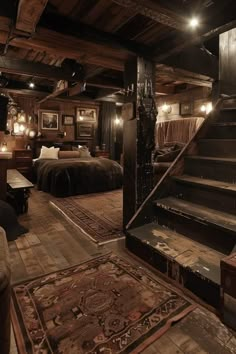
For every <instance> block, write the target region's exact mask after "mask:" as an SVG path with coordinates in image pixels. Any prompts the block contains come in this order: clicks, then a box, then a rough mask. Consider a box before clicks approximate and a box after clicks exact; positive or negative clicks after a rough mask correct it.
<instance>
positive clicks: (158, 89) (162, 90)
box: [155, 84, 175, 95]
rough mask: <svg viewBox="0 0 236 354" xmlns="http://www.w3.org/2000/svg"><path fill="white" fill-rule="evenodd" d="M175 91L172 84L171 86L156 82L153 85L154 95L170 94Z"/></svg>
mask: <svg viewBox="0 0 236 354" xmlns="http://www.w3.org/2000/svg"><path fill="white" fill-rule="evenodd" d="M174 92H175V87H174V85H172V86H165V85H160V84H157V85H156V86H155V93H156V95H171V94H173V93H174Z"/></svg>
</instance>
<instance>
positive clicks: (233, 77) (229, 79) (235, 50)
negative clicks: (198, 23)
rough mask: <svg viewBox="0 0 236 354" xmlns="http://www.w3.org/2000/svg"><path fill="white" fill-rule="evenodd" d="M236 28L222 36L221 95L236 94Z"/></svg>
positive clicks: (220, 41)
mask: <svg viewBox="0 0 236 354" xmlns="http://www.w3.org/2000/svg"><path fill="white" fill-rule="evenodd" d="M235 40H236V28H234V29H232V30H230V31H228V32H225V33H222V34H221V35H220V40H219V44H220V82H219V84H220V85H219V93H222V94H227V95H232V94H236V70H235V56H236V46H235Z"/></svg>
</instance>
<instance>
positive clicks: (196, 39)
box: [153, 20, 236, 63]
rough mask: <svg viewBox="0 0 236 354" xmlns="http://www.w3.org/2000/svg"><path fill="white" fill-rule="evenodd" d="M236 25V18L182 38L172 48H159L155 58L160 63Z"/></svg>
mask: <svg viewBox="0 0 236 354" xmlns="http://www.w3.org/2000/svg"><path fill="white" fill-rule="evenodd" d="M235 27H236V20H233V21H230V22H228V23H225V24H222V25H221V26H218V27H216V28H213V29H211V30H209V31H208V32H206V33H203V34H201V35H195V36H194V35H193V36H192V37H191V38H187V39H186V40H181V41H179V42H178V43H175V45H173V46H172V48H171V49H169V48H158V49H157V50H156V51H155V52H154V53H153V60H154V61H155V62H158V63H161V62H164V61H165V60H166V59H167V58H169V57H170V56H172V55H175V54H178V53H180V52H181V51H183V50H184V49H185V48H187V47H191V46H193V45H196V44H202V43H204V42H207V41H208V40H210V39H212V38H214V37H216V36H218V35H220V34H221V33H224V32H227V31H229V30H231V29H232V28H235Z"/></svg>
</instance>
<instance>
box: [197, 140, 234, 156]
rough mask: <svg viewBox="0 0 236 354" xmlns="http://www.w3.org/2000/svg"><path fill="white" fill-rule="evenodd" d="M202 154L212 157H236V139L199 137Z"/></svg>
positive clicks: (200, 152)
mask: <svg viewBox="0 0 236 354" xmlns="http://www.w3.org/2000/svg"><path fill="white" fill-rule="evenodd" d="M198 150H199V154H200V155H203V156H204V155H205V156H212V157H236V139H213V138H212V139H199V140H198Z"/></svg>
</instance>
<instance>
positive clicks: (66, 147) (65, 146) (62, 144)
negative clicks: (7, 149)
mask: <svg viewBox="0 0 236 354" xmlns="http://www.w3.org/2000/svg"><path fill="white" fill-rule="evenodd" d="M78 145H86V146H88V148H89V149H90V142H89V141H88V142H87V141H79V140H73V141H49V140H36V141H35V147H34V153H33V155H34V157H35V158H36V157H38V156H39V155H40V150H41V147H42V146H46V147H51V146H54V147H59V148H60V150H62V151H70V150H72V146H78Z"/></svg>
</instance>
